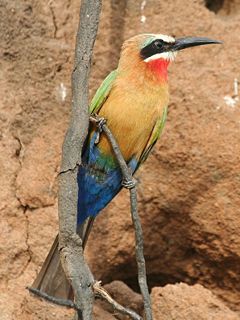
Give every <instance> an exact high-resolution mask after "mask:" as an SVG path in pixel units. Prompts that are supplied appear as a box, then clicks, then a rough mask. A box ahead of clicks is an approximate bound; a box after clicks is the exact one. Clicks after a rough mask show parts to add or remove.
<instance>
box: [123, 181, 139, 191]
mask: <svg viewBox="0 0 240 320" xmlns="http://www.w3.org/2000/svg"><path fill="white" fill-rule="evenodd" d="M136 185H137V180H136V179H134V178H132V179H131V180H126V179H124V180H123V181H122V186H123V187H124V188H126V189H133V188H135V187H136Z"/></svg>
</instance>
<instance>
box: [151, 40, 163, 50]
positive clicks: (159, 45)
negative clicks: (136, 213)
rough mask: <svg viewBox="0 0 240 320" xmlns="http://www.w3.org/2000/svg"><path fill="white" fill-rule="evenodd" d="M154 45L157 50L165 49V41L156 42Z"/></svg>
mask: <svg viewBox="0 0 240 320" xmlns="http://www.w3.org/2000/svg"><path fill="white" fill-rule="evenodd" d="M153 45H154V47H155V48H157V49H162V48H163V41H162V40H155V41H154V43H153Z"/></svg>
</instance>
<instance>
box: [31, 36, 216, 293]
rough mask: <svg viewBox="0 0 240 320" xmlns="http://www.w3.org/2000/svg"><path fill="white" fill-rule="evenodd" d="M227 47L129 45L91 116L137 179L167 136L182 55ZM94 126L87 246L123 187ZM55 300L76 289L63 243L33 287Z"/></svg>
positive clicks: (84, 207)
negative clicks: (171, 83)
mask: <svg viewBox="0 0 240 320" xmlns="http://www.w3.org/2000/svg"><path fill="white" fill-rule="evenodd" d="M217 43H221V42H219V41H216V40H211V39H208V38H199V37H185V38H179V39H174V38H172V37H170V36H166V35H161V34H140V35H137V36H135V37H132V38H130V39H129V40H127V41H125V42H124V44H123V47H122V51H121V55H120V59H119V64H118V67H117V69H116V70H114V71H112V72H111V73H110V74H109V75H108V76H107V77H106V79H105V80H104V81H103V83H102V84H101V86H100V87H99V89H98V90H97V92H96V94H95V96H94V97H93V100H92V102H91V104H90V107H89V112H90V113H94V114H98V115H99V117H102V118H104V119H106V120H107V125H108V127H109V128H110V130H111V131H112V133H113V135H114V137H115V139H116V140H117V142H118V145H119V147H120V150H121V152H122V154H123V156H124V159H125V161H126V163H127V164H128V166H129V168H130V169H131V171H132V173H133V174H134V173H135V172H136V170H137V169H138V168H139V166H140V165H141V164H142V163H143V162H144V161H145V160H146V159H147V157H148V155H149V153H150V151H151V150H152V148H153V146H154V144H155V143H156V141H157V140H158V138H159V137H160V135H161V132H162V129H163V127H164V123H165V120H166V115H167V106H168V101H169V94H168V76H167V74H168V66H169V63H170V62H171V61H173V60H174V59H175V57H176V54H177V52H178V51H179V50H182V49H185V48H189V47H193V46H200V45H206V44H217ZM97 135H98V128H97V126H96V125H94V124H91V125H90V127H89V133H88V137H87V139H86V142H85V146H84V149H83V155H82V164H81V166H80V168H79V172H78V187H79V190H78V232H79V234H80V236H81V237H82V241H83V244H84V245H85V243H86V239H87V236H88V233H89V230H90V226H91V225H92V222H93V220H94V218H95V217H96V216H97V214H98V213H99V212H100V211H101V210H102V209H103V208H104V207H105V206H106V205H107V204H108V203H109V202H110V201H111V200H112V199H113V198H114V196H115V195H116V194H117V193H118V192H119V191H120V190H121V188H122V174H121V170H120V168H119V165H118V162H117V160H116V158H115V156H114V153H113V150H112V147H111V144H110V143H109V141H108V139H107V138H106V136H105V135H104V134H102V135H101V136H100V140H99V141H97ZM33 288H35V289H39V290H41V291H43V292H45V293H47V294H48V295H50V296H55V297H59V298H70V296H71V288H70V285H69V283H68V280H67V279H66V277H65V275H64V272H63V270H62V267H61V263H60V260H59V253H58V238H56V239H55V241H54V244H53V246H52V248H51V250H50V252H49V254H48V256H47V258H46V260H45V262H44V264H43V267H42V269H41V271H40V273H39V275H38V277H37V279H36V280H35V281H34V283H33Z"/></svg>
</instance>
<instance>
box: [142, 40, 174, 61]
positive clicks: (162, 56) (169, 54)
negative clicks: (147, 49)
mask: <svg viewBox="0 0 240 320" xmlns="http://www.w3.org/2000/svg"><path fill="white" fill-rule="evenodd" d="M164 41H165V40H164ZM176 56H177V52H176V51H168V52H162V53H156V54H154V55H153V56H151V57H148V58H146V59H144V61H145V62H149V61H153V60H157V59H165V60H169V61H173V60H174V59H175V58H176Z"/></svg>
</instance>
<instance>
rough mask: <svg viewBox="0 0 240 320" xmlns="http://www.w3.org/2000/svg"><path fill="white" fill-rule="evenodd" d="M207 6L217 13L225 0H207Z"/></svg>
mask: <svg viewBox="0 0 240 320" xmlns="http://www.w3.org/2000/svg"><path fill="white" fill-rule="evenodd" d="M205 5H206V7H207V8H208V9H209V10H210V11H213V12H215V13H218V12H219V11H220V10H221V9H222V8H223V5H224V0H205Z"/></svg>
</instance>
